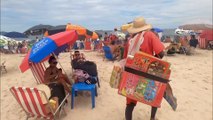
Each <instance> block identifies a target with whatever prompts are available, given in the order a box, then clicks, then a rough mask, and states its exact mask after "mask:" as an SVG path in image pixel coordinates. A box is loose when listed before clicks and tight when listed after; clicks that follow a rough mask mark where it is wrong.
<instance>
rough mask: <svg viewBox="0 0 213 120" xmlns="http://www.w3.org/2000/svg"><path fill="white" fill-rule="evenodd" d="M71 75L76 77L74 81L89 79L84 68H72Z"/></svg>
mask: <svg viewBox="0 0 213 120" xmlns="http://www.w3.org/2000/svg"><path fill="white" fill-rule="evenodd" d="M73 77H74V78H76V79H75V82H85V81H86V80H87V79H89V77H90V75H89V74H88V73H87V72H86V71H84V70H80V69H76V70H74V73H73Z"/></svg>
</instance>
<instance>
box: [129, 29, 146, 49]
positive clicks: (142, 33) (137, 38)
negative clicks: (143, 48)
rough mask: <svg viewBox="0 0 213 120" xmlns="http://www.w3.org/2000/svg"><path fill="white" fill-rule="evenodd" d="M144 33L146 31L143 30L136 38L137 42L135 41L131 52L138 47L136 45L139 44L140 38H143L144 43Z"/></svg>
mask: <svg viewBox="0 0 213 120" xmlns="http://www.w3.org/2000/svg"><path fill="white" fill-rule="evenodd" d="M144 34H145V31H143V32H141V33H139V34H138V35H137V37H136V40H135V43H134V45H133V47H132V49H131V51H130V53H132V51H133V49H135V47H136V45H137V44H138V41H139V40H142V43H143V40H144V38H143V35H144ZM142 43H141V44H142Z"/></svg>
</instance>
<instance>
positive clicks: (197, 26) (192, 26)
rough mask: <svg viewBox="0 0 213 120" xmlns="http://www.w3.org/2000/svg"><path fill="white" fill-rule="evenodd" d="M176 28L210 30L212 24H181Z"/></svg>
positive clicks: (212, 26) (212, 27)
mask: <svg viewBox="0 0 213 120" xmlns="http://www.w3.org/2000/svg"><path fill="white" fill-rule="evenodd" d="M178 28H180V29H184V30H211V29H213V25H209V24H185V25H181V26H179V27H178Z"/></svg>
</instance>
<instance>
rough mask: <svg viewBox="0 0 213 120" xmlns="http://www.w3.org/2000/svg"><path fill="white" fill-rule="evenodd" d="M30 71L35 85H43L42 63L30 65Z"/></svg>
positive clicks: (43, 66)
mask: <svg viewBox="0 0 213 120" xmlns="http://www.w3.org/2000/svg"><path fill="white" fill-rule="evenodd" d="M30 69H31V71H32V73H33V76H34V77H35V79H36V82H37V84H41V83H44V71H45V69H46V67H45V65H44V63H43V62H40V63H30Z"/></svg>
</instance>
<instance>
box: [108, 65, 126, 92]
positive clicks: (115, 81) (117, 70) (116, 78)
mask: <svg viewBox="0 0 213 120" xmlns="http://www.w3.org/2000/svg"><path fill="white" fill-rule="evenodd" d="M122 71H123V70H122V68H121V67H120V66H114V67H113V70H112V74H111V77H110V82H109V84H110V86H111V88H116V89H118V87H119V84H120V80H121V74H122Z"/></svg>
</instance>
